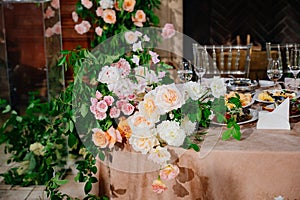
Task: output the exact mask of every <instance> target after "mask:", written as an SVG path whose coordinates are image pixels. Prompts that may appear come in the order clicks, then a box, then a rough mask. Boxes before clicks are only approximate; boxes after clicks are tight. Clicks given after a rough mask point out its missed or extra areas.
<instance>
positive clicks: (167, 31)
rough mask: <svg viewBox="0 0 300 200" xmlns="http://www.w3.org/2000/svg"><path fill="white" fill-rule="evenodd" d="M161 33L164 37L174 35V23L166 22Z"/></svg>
mask: <svg viewBox="0 0 300 200" xmlns="http://www.w3.org/2000/svg"><path fill="white" fill-rule="evenodd" d="M161 35H162V37H163V38H164V39H168V38H171V37H173V36H174V35H175V29H174V26H173V24H169V23H167V24H165V26H164V28H163V30H162V33H161Z"/></svg>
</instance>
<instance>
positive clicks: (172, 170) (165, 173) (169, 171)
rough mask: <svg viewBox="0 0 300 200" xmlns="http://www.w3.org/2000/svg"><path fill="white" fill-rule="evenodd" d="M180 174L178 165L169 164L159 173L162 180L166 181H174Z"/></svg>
mask: <svg viewBox="0 0 300 200" xmlns="http://www.w3.org/2000/svg"><path fill="white" fill-rule="evenodd" d="M178 174H179V168H178V167H177V166H176V165H171V164H168V165H166V166H164V167H163V168H162V169H161V170H160V171H159V176H160V178H162V179H164V180H171V179H174V178H175V177H176V176H177V175H178Z"/></svg>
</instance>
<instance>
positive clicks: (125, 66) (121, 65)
mask: <svg viewBox="0 0 300 200" xmlns="http://www.w3.org/2000/svg"><path fill="white" fill-rule="evenodd" d="M111 66H113V67H117V68H118V69H121V71H122V73H121V75H122V76H123V77H125V76H128V75H129V73H130V70H131V68H130V64H129V62H128V61H127V60H126V59H124V58H121V59H120V60H119V61H118V62H117V63H113V64H112V65H111Z"/></svg>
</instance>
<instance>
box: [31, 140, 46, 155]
mask: <svg viewBox="0 0 300 200" xmlns="http://www.w3.org/2000/svg"><path fill="white" fill-rule="evenodd" d="M29 151H32V152H33V153H34V154H35V155H37V156H43V155H44V153H45V152H44V146H43V145H42V144H41V143H39V142H36V143H33V144H31V145H30V147H29Z"/></svg>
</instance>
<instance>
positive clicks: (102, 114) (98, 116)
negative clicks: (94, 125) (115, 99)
mask: <svg viewBox="0 0 300 200" xmlns="http://www.w3.org/2000/svg"><path fill="white" fill-rule="evenodd" d="M106 117H107V114H106V113H105V112H99V111H98V110H96V114H95V118H96V119H99V120H104V119H106Z"/></svg>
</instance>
